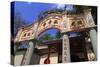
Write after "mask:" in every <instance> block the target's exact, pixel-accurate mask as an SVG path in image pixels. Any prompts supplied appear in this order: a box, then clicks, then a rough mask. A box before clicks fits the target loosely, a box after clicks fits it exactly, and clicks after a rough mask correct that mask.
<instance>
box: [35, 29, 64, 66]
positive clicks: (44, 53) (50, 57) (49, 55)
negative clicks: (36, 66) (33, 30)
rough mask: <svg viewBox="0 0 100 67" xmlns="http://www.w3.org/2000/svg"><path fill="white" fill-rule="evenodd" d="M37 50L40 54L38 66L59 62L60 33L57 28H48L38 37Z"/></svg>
mask: <svg viewBox="0 0 100 67" xmlns="http://www.w3.org/2000/svg"><path fill="white" fill-rule="evenodd" d="M37 39H38V40H39V42H40V41H41V43H38V44H37V46H36V47H37V49H38V50H39V53H40V56H41V58H40V64H52V63H53V64H54V63H59V62H61V55H62V53H61V51H62V49H61V48H62V42H61V33H60V30H59V29H57V28H49V29H46V30H44V31H43V32H42V33H40V34H39V35H38V38H37Z"/></svg>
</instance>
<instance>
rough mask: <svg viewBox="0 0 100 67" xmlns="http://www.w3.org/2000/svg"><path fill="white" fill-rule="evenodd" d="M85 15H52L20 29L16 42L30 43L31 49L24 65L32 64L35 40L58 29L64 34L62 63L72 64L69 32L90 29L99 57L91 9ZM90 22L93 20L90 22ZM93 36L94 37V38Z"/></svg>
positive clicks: (64, 12)
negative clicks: (53, 29) (52, 29)
mask: <svg viewBox="0 0 100 67" xmlns="http://www.w3.org/2000/svg"><path fill="white" fill-rule="evenodd" d="M85 10H86V11H84V13H82V14H75V15H70V14H67V12H66V11H63V12H62V13H56V12H55V13H50V14H48V15H47V16H46V17H45V18H43V19H42V20H40V21H37V22H36V23H34V24H32V25H30V26H27V27H22V28H20V29H19V31H18V34H17V36H16V38H15V40H14V42H22V41H25V40H28V41H29V45H30V48H29V49H28V50H27V54H26V55H25V60H24V61H23V65H24V64H30V60H31V56H32V53H33V51H34V45H35V44H34V42H33V41H32V40H34V39H35V38H37V37H38V36H39V35H40V34H41V33H43V32H44V31H45V30H48V29H50V28H56V29H59V30H60V31H61V33H62V34H63V36H62V37H63V38H62V40H63V42H62V45H63V47H62V62H63V63H67V62H70V45H69V36H68V32H72V31H75V32H79V31H83V30H88V29H90V37H91V39H92V44H93V49H94V52H95V55H97V51H96V47H95V45H97V43H96V40H95V39H96V36H95V35H96V31H95V30H94V28H93V27H95V24H94V21H93V18H92V15H91V11H90V9H85ZM90 20H92V21H91V22H90ZM92 35H93V36H92Z"/></svg>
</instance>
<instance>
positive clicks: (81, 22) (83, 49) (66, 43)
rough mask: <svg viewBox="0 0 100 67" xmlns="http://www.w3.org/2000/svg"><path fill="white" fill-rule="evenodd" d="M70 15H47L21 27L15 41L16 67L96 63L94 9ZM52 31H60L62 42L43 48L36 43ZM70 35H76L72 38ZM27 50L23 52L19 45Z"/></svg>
mask: <svg viewBox="0 0 100 67" xmlns="http://www.w3.org/2000/svg"><path fill="white" fill-rule="evenodd" d="M82 11H83V12H80V13H76V14H71V13H68V12H67V11H66V10H63V11H57V10H55V11H50V10H49V11H46V12H44V13H43V16H39V19H38V21H36V22H35V23H33V24H31V25H30V26H27V27H21V28H20V29H19V31H18V33H17V35H16V38H15V39H14V53H15V58H14V65H29V64H31V65H32V64H52V63H69V62H81V61H96V60H97V31H96V29H97V26H96V24H95V22H94V20H93V17H92V13H91V9H90V8H83V10H82ZM49 29H57V30H59V31H60V33H61V34H62V38H61V39H54V40H46V41H43V43H42V44H41V45H39V44H38V43H37V42H36V39H38V37H39V36H40V35H41V34H42V33H43V32H45V31H46V30H49ZM71 33H74V34H77V35H76V36H75V37H71ZM25 44H27V45H28V47H27V48H23V49H20V48H19V46H20V45H25Z"/></svg>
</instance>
